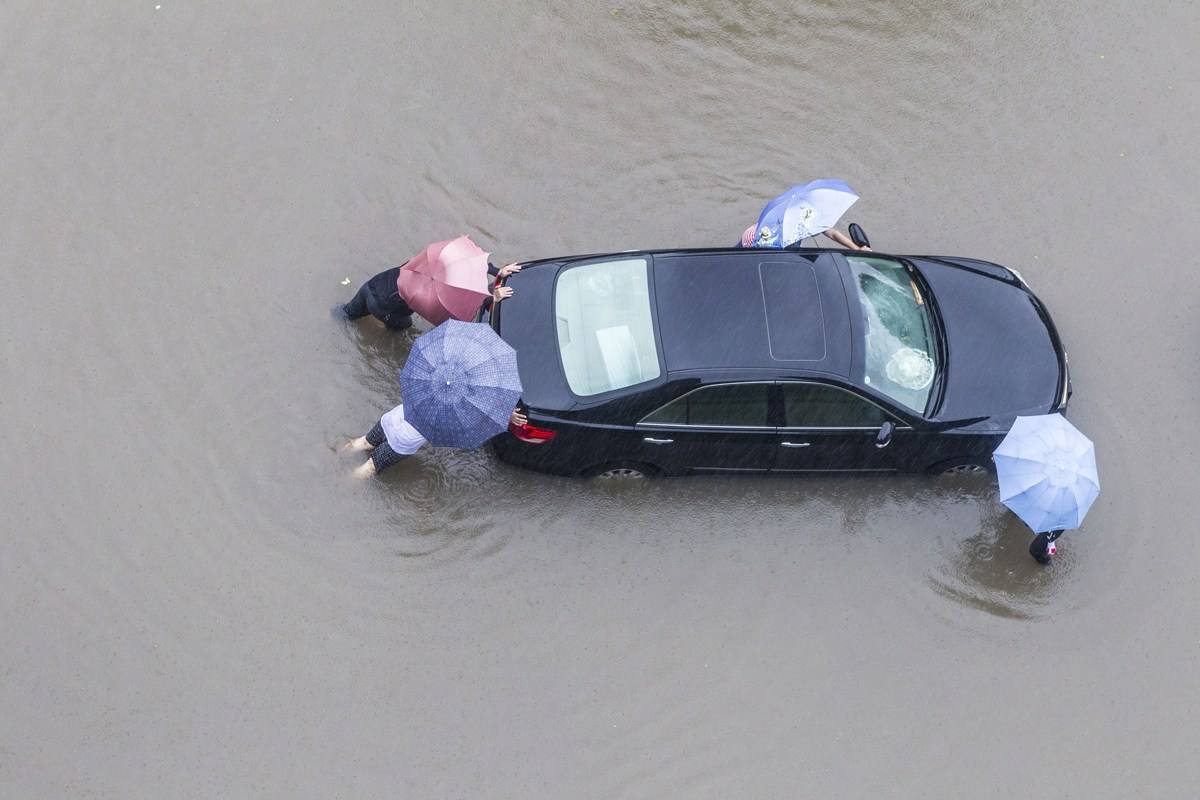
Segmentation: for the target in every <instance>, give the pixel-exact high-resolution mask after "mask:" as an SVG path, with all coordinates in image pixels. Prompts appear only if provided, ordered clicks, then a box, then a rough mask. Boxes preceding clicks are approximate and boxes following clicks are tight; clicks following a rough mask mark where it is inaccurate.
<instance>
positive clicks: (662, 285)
mask: <svg viewBox="0 0 1200 800" xmlns="http://www.w3.org/2000/svg"><path fill="white" fill-rule="evenodd" d="M653 263H654V299H655V312H656V317H657V319H658V329H659V336H660V339H661V342H662V350H663V356H664V359H665V361H666V365H665V366H666V370H667V372H668V373H682V372H692V371H701V370H716V369H722V370H727V369H770V370H786V371H789V372H790V371H803V372H806V373H809V372H811V373H825V374H830V375H837V376H839V377H847V376H849V374H850V362H851V354H852V337H851V324H850V304H849V301H848V299H847V295H846V289H845V286H844V284H843V282H842V276H841V271H840V268H839V264H838V261H837V260H836V257H835V256H834V255H833V254H832V253H828V252H820V251H812V252H806V251H803V250H800V251H794V250H721V251H675V252H667V253H654V254H653Z"/></svg>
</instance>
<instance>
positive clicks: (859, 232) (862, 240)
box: [850, 222, 871, 247]
mask: <svg viewBox="0 0 1200 800" xmlns="http://www.w3.org/2000/svg"><path fill="white" fill-rule="evenodd" d="M850 241H852V242H854V243H855V244H856V245H858V246H859V247H870V246H871V240H870V239H868V238H867V232H866V231H864V230H863V229H862V226H861V225H859V224H858V223H857V222H851V223H850Z"/></svg>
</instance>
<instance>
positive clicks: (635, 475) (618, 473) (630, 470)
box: [583, 461, 658, 480]
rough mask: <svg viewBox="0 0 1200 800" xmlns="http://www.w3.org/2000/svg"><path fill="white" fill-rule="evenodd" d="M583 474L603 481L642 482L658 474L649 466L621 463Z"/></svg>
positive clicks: (590, 470)
mask: <svg viewBox="0 0 1200 800" xmlns="http://www.w3.org/2000/svg"><path fill="white" fill-rule="evenodd" d="M583 474H584V475H585V476H587V477H589V478H601V479H603V480H614V479H621V480H642V479H643V478H651V477H654V476H655V475H657V474H658V471H657V470H655V469H654V467H651V466H650V465H649V464H640V463H637V462H633V461H621V462H618V463H615V464H601V465H599V466H596V467H592V468H591V469H589V470H586V471H585V472H584V473H583Z"/></svg>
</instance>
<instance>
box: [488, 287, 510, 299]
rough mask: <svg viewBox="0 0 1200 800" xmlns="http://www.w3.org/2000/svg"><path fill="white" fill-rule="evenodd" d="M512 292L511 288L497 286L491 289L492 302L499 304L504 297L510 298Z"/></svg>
mask: <svg viewBox="0 0 1200 800" xmlns="http://www.w3.org/2000/svg"><path fill="white" fill-rule="evenodd" d="M512 295H513V290H512V287H511V286H497V287H495V288H494V289H492V302H494V303H499V302H500V301H501V300H503V299H504V298H506V297H512Z"/></svg>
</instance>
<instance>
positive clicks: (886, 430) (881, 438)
mask: <svg viewBox="0 0 1200 800" xmlns="http://www.w3.org/2000/svg"><path fill="white" fill-rule="evenodd" d="M895 431H896V425H895V423H893V422H892V421H891V420H888V421H887V422H885V423H883V424H882V425H880V426H879V434H878V435H877V436H876V437H875V446H876V447H887V446H888V445H889V444H891V443H892V434H893V433H895Z"/></svg>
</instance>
